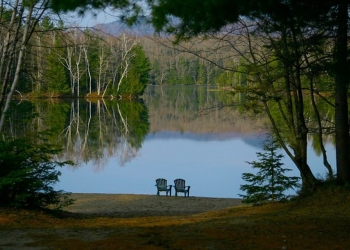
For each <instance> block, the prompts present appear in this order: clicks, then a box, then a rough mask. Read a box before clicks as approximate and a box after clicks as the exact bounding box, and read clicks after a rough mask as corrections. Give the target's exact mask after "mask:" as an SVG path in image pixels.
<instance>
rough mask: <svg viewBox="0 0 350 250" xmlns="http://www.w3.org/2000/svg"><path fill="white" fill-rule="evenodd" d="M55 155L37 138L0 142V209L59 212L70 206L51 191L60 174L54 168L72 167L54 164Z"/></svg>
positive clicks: (66, 199)
mask: <svg viewBox="0 0 350 250" xmlns="http://www.w3.org/2000/svg"><path fill="white" fill-rule="evenodd" d="M58 152H60V149H58V148H57V147H55V146H53V145H52V144H50V143H48V142H47V141H46V140H44V139H43V137H42V136H41V135H39V136H37V137H36V138H34V137H32V138H21V139H9V140H0V166H1V167H0V205H1V206H11V207H26V208H46V207H49V206H50V207H53V208H55V209H59V208H61V207H63V206H66V205H69V204H71V203H72V200H71V199H69V194H68V193H66V192H64V191H62V190H59V191H55V190H54V188H53V184H55V183H56V182H57V181H58V177H59V175H60V174H61V173H60V171H58V170H57V167H62V166H64V165H66V164H70V165H72V164H73V163H72V162H68V161H66V162H59V161H54V160H53V157H54V156H55V155H56V154H57V153H58Z"/></svg>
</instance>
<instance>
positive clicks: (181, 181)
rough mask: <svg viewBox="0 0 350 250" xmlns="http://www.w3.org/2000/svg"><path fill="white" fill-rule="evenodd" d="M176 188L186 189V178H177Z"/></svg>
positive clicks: (175, 181)
mask: <svg viewBox="0 0 350 250" xmlns="http://www.w3.org/2000/svg"><path fill="white" fill-rule="evenodd" d="M174 184H175V188H177V189H178V190H183V189H185V180H184V179H176V180H174Z"/></svg>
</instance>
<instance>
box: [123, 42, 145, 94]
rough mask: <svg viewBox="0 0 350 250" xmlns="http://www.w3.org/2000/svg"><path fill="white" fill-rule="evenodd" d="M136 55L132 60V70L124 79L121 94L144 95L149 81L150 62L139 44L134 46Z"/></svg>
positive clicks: (133, 51) (133, 49)
mask: <svg viewBox="0 0 350 250" xmlns="http://www.w3.org/2000/svg"><path fill="white" fill-rule="evenodd" d="M131 53H132V54H133V55H134V56H133V57H132V59H131V62H130V64H131V65H130V70H129V72H128V74H127V77H126V78H124V79H123V81H122V84H121V86H120V90H119V94H120V95H122V96H124V95H131V96H139V95H142V94H143V92H144V91H145V88H146V87H147V84H148V83H149V73H150V63H149V60H148V58H147V57H146V55H145V52H144V51H143V49H142V46H140V45H137V46H135V47H133V48H132V51H131Z"/></svg>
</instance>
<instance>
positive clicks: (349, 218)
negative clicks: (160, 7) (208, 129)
mask: <svg viewBox="0 0 350 250" xmlns="http://www.w3.org/2000/svg"><path fill="white" fill-rule="evenodd" d="M19 232H21V233H23V234H24V235H25V236H26V237H27V238H30V239H31V241H27V242H24V243H23V245H22V248H24V249H25V247H28V248H29V247H43V248H44V249H225V250H226V249H249V250H250V249H269V250H270V249H303V250H304V249H327V250H329V249H334V250H335V249H344V250H345V249H350V241H349V236H350V192H349V190H348V189H344V188H339V187H328V188H324V189H322V190H319V191H318V192H316V193H315V194H314V195H312V196H309V197H306V198H303V199H299V200H295V201H291V202H287V203H281V204H268V205H264V206H258V207H250V206H242V207H234V208H229V209H224V210H219V211H214V212H208V213H201V214H195V215H186V216H160V217H134V218H111V217H86V216H85V217H84V216H81V215H76V214H68V215H67V214H52V213H45V212H39V211H26V210H9V209H1V210H0V238H1V236H3V235H5V234H4V233H6V234H7V236H8V235H10V234H11V233H13V234H14V233H19ZM0 241H1V240H0ZM2 244H3V245H1V244H0V249H2V247H5V248H4V249H6V246H7V247H9V246H10V244H13V243H7V244H8V245H4V243H2Z"/></svg>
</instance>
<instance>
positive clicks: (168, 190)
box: [155, 178, 172, 196]
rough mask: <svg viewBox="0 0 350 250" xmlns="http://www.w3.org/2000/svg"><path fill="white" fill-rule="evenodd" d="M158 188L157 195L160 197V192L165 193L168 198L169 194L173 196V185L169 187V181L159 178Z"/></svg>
mask: <svg viewBox="0 0 350 250" xmlns="http://www.w3.org/2000/svg"><path fill="white" fill-rule="evenodd" d="M155 186H156V187H157V195H158V196H159V192H162V191H164V192H165V193H166V196H168V193H169V194H170V196H171V187H172V185H167V180H166V179H163V178H158V179H157V180H156V185H155Z"/></svg>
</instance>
